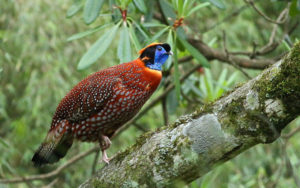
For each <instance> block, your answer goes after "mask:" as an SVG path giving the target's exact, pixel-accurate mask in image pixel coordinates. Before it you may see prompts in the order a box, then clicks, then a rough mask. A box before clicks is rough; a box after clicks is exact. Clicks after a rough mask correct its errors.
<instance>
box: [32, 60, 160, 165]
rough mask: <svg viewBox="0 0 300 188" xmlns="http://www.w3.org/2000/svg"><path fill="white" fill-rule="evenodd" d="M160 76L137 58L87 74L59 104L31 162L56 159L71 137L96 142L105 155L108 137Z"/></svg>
mask: <svg viewBox="0 0 300 188" xmlns="http://www.w3.org/2000/svg"><path fill="white" fill-rule="evenodd" d="M161 77H162V74H161V71H158V70H152V69H149V68H148V67H146V66H145V63H144V62H143V61H142V60H141V59H139V58H138V59H136V60H134V61H132V62H129V63H123V64H120V65H116V66H113V67H110V68H107V69H104V70H101V71H99V72H96V73H94V74H92V75H90V76H88V77H87V78H86V79H84V80H82V81H81V82H79V83H78V84H77V85H76V86H75V87H74V88H73V89H72V90H71V91H70V92H69V93H68V94H67V95H66V96H65V97H64V98H63V99H62V101H61V102H60V103H59V105H58V107H57V109H56V112H55V114H54V117H53V120H52V124H51V128H50V130H49V132H48V135H47V137H46V139H45V141H44V143H43V144H42V145H41V147H40V148H39V149H38V151H37V152H36V153H35V155H34V157H33V159H32V161H33V162H34V163H35V165H37V166H39V165H42V164H46V163H53V162H56V161H58V160H59V159H60V158H62V157H63V156H64V155H65V154H66V152H67V150H68V149H69V148H70V147H71V145H72V142H73V139H78V140H80V141H89V142H95V141H99V142H100V147H101V148H102V151H103V157H104V158H105V157H106V153H105V149H107V148H108V147H109V145H110V141H109V138H110V137H111V136H112V135H113V134H114V133H115V131H116V130H117V129H118V128H120V127H121V126H122V125H124V124H125V123H126V122H127V121H128V120H130V119H131V118H132V117H133V116H134V115H136V113H137V112H138V111H139V110H140V108H141V107H142V106H143V104H144V103H145V102H146V101H147V100H148V98H149V97H150V96H151V95H152V93H153V92H154V91H155V90H156V88H157V86H158V85H159V83H160V80H161ZM104 158H103V159H104ZM106 159H107V160H106V162H108V158H107V157H106ZM104 161H105V159H104Z"/></svg>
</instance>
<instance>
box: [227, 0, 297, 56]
mask: <svg viewBox="0 0 300 188" xmlns="http://www.w3.org/2000/svg"><path fill="white" fill-rule="evenodd" d="M289 8H290V3H288V5H287V7H286V8H285V9H283V11H282V12H281V13H280V14H279V16H278V18H277V19H276V21H280V20H282V19H283V17H284V16H286V17H288V16H287V15H288V13H289ZM284 21H286V19H285V20H284ZM294 26H295V27H296V26H297V24H296V25H294ZM277 30H278V25H274V26H273V29H272V32H271V35H270V38H269V41H268V43H267V44H266V45H265V46H263V47H262V48H261V49H260V50H255V52H254V51H252V52H230V54H231V55H247V56H249V57H250V58H253V57H255V56H258V55H265V54H267V53H270V52H272V51H274V50H275V49H276V48H277V46H278V45H279V43H280V41H282V40H283V38H284V36H285V34H286V33H284V34H283V37H282V39H281V40H279V41H275V37H276V32H277ZM293 30H294V27H292V29H291V30H290V31H288V33H290V32H293ZM255 47H256V46H255Z"/></svg>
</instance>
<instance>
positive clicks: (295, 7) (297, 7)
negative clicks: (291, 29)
mask: <svg viewBox="0 0 300 188" xmlns="http://www.w3.org/2000/svg"><path fill="white" fill-rule="evenodd" d="M289 14H290V16H292V17H294V16H297V15H298V14H300V0H298V1H297V0H293V1H292V4H291V6H290V13H289Z"/></svg>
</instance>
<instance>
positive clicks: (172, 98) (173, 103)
mask: <svg viewBox="0 0 300 188" xmlns="http://www.w3.org/2000/svg"><path fill="white" fill-rule="evenodd" d="M178 105H179V103H178V100H177V96H176V92H175V90H174V89H173V90H172V91H170V93H168V95H167V101H166V106H167V110H168V114H174V113H175V112H176V108H177V107H178Z"/></svg>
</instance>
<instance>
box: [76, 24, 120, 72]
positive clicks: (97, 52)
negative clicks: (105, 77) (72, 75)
mask: <svg viewBox="0 0 300 188" xmlns="http://www.w3.org/2000/svg"><path fill="white" fill-rule="evenodd" d="M120 23H121V22H119V23H118V24H117V25H115V26H114V27H112V28H111V29H110V30H108V31H106V33H104V34H103V35H102V36H101V37H100V38H99V39H98V40H97V41H96V42H95V43H94V44H93V45H92V46H91V47H90V49H89V50H88V51H87V52H86V53H85V54H84V55H83V57H82V58H81V59H80V61H79V64H78V66H77V69H78V70H82V69H85V68H87V67H88V66H90V65H91V64H93V63H94V62H95V61H96V60H97V59H98V58H100V57H101V56H102V55H103V54H104V52H105V51H106V50H107V48H108V47H109V45H110V44H111V42H112V40H113V39H114V38H115V35H116V32H117V30H118V28H119V25H120Z"/></svg>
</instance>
